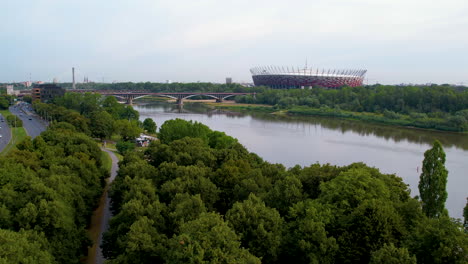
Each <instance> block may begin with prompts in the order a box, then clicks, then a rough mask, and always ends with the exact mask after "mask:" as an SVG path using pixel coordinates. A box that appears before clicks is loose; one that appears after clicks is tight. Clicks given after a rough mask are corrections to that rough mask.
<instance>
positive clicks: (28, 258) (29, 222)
mask: <svg viewBox="0 0 468 264" xmlns="http://www.w3.org/2000/svg"><path fill="white" fill-rule="evenodd" d="M101 165H102V164H101V150H100V149H99V147H98V146H97V144H96V143H95V142H94V141H93V140H92V139H91V138H90V137H88V136H87V135H85V134H83V133H80V132H77V131H76V129H75V128H74V127H73V125H71V124H69V123H56V124H53V125H52V126H51V127H49V128H48V129H47V130H46V131H45V132H43V133H42V134H41V135H40V136H38V137H36V138H35V139H34V140H31V139H30V138H29V137H28V138H27V139H26V140H25V141H23V142H22V143H20V144H18V145H17V149H15V150H12V151H11V152H10V153H9V154H8V155H7V156H5V157H0V263H27V264H32V263H80V261H79V260H80V257H81V256H84V255H86V254H87V250H88V249H87V248H88V246H90V243H91V242H90V240H89V239H88V237H87V234H86V228H87V226H88V224H89V220H90V218H91V214H92V212H93V209H94V208H95V207H96V205H97V202H98V200H99V197H100V196H101V194H102V191H103V186H104V179H105V178H106V177H107V176H108V173H109V172H107V171H106V170H105V169H104V168H102V166H101Z"/></svg>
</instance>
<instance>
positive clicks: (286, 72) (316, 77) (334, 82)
mask: <svg viewBox="0 0 468 264" xmlns="http://www.w3.org/2000/svg"><path fill="white" fill-rule="evenodd" d="M250 72H251V73H252V79H253V81H254V84H255V86H259V85H265V86H268V87H271V88H276V89H291V88H312V87H326V88H338V87H342V86H351V87H355V86H361V85H362V82H363V80H364V75H365V74H366V72H367V70H319V69H315V70H313V69H311V68H307V67H305V68H302V69H300V68H297V69H295V68H291V69H290V68H289V67H276V66H263V67H255V68H252V69H250Z"/></svg>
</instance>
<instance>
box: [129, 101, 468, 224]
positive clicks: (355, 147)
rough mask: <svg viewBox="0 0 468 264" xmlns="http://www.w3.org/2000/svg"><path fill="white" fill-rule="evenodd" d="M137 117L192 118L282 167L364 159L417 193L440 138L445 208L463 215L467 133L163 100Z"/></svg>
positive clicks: (467, 188)
mask: <svg viewBox="0 0 468 264" xmlns="http://www.w3.org/2000/svg"><path fill="white" fill-rule="evenodd" d="M134 108H135V109H136V110H137V111H139V112H140V119H141V120H142V121H143V120H144V119H145V118H147V117H150V118H152V119H153V120H154V121H155V122H156V124H157V125H158V126H160V125H162V124H163V123H164V121H166V120H169V119H175V118H181V119H185V120H194V121H198V122H201V123H203V124H205V125H207V126H209V127H210V128H211V129H213V130H218V131H223V132H225V133H226V134H228V135H230V136H233V137H235V138H237V139H238V140H239V142H240V143H241V144H243V145H244V146H245V147H246V148H247V149H248V150H249V151H251V152H254V153H257V154H258V155H259V156H260V157H262V158H263V159H265V160H267V161H269V162H272V163H281V164H283V165H285V166H286V167H292V166H294V165H296V164H299V165H301V166H309V165H310V164H312V163H316V162H318V163H321V164H324V163H330V164H336V165H341V166H342V165H348V164H350V163H353V162H364V163H366V164H367V165H369V166H372V167H376V168H379V169H380V171H381V172H384V173H395V174H397V175H398V176H400V177H402V178H403V180H404V182H405V183H407V184H409V186H410V188H411V195H412V196H415V195H418V182H419V175H420V173H421V166H422V160H423V159H424V152H425V151H426V150H427V149H429V148H431V146H432V142H433V141H434V140H435V139H437V140H439V141H441V142H442V144H443V146H444V150H445V153H446V167H447V169H448V171H449V176H448V183H447V191H448V199H447V202H446V207H447V209H448V211H449V214H450V216H451V217H456V218H462V216H463V208H464V206H465V204H466V198H467V197H468V136H467V135H461V134H455V133H444V132H436V131H426V130H419V129H411V128H400V127H392V126H382V125H375V124H369V123H364V122H359V121H349V120H342V119H335V118H321V117H279V116H275V115H271V114H239V113H233V112H223V111H220V110H209V109H206V108H204V107H200V106H197V105H185V106H184V109H178V108H177V106H175V105H173V104H168V103H151V104H146V105H136V106H134Z"/></svg>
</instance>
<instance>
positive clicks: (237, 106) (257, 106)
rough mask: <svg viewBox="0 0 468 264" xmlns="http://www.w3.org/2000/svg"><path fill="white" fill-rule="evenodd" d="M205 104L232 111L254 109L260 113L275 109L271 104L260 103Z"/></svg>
mask: <svg viewBox="0 0 468 264" xmlns="http://www.w3.org/2000/svg"><path fill="white" fill-rule="evenodd" d="M206 105H208V106H211V107H214V108H218V109H226V110H233V111H256V112H262V113H271V112H274V111H275V110H274V109H273V106H271V105H261V104H220V103H206Z"/></svg>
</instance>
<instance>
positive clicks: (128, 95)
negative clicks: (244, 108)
mask: <svg viewBox="0 0 468 264" xmlns="http://www.w3.org/2000/svg"><path fill="white" fill-rule="evenodd" d="M67 92H72V93H98V94H102V95H111V96H115V97H118V98H121V99H124V100H125V102H126V103H127V104H132V103H133V100H135V99H138V98H142V97H145V96H156V97H168V98H172V99H175V100H176V102H177V104H178V105H182V104H183V100H184V99H189V98H192V97H196V96H204V97H211V98H213V99H216V102H223V101H224V100H225V99H227V98H229V97H232V96H239V95H253V96H255V93H221V92H205V93H194V92H180V93H178V92H167V93H153V92H148V91H111V90H67Z"/></svg>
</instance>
